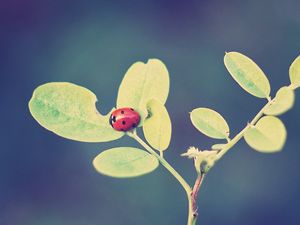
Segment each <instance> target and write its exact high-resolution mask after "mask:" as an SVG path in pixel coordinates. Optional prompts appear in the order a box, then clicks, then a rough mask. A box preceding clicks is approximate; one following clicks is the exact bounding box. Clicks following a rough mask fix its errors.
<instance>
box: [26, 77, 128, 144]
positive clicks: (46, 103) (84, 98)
mask: <svg viewBox="0 0 300 225" xmlns="http://www.w3.org/2000/svg"><path fill="white" fill-rule="evenodd" d="M96 101H97V98H96V96H95V94H94V93H92V92H91V91H90V90H88V89H86V88H84V87H80V86H78V85H75V84H71V83H65V82H55V83H47V84H44V85H41V86H39V87H38V88H36V89H35V91H34V92H33V96H32V98H31V99H30V102H29V110H30V112H31V114H32V116H33V117H34V118H35V119H36V120H37V122H38V123H39V124H40V125H42V126H43V127H45V128H46V129H48V130H50V131H52V132H54V133H56V134H57V135H60V136H62V137H64V138H68V139H72V140H76V141H83V142H105V141H112V140H115V139H118V138H120V137H122V136H123V135H124V133H123V132H116V131H115V130H113V129H112V127H111V126H110V125H109V118H108V117H109V116H103V115H101V114H100V113H99V112H98V111H97V109H96V107H95V103H96Z"/></svg>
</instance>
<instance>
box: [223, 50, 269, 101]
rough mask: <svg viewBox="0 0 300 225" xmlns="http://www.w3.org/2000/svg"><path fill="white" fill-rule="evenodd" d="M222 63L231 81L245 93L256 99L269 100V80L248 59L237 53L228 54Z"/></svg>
mask: <svg viewBox="0 0 300 225" xmlns="http://www.w3.org/2000/svg"><path fill="white" fill-rule="evenodd" d="M224 63H225V66H226V68H227V70H228V71H229V73H230V74H231V76H232V77H233V79H234V80H235V81H236V82H237V83H238V84H239V85H240V86H241V87H242V88H243V89H244V90H245V91H247V92H248V93H250V94H252V95H254V96H256V97H258V98H269V95H270V91H271V88H270V83H269V80H268V78H267V77H266V75H265V74H264V72H263V71H262V70H261V69H260V68H259V66H258V65H256V63H255V62H253V61H252V60H251V59H250V58H248V57H247V56H245V55H242V54H241V53H238V52H229V53H226V54H225V57H224Z"/></svg>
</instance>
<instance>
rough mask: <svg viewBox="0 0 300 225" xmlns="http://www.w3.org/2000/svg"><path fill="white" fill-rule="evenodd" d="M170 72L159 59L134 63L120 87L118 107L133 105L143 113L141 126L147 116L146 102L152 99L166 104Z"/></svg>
mask: <svg viewBox="0 0 300 225" xmlns="http://www.w3.org/2000/svg"><path fill="white" fill-rule="evenodd" d="M169 83H170V81H169V73H168V70H167V68H166V66H165V65H164V64H163V62H161V61H160V60H158V59H149V60H148V62H147V63H146V64H145V63H143V62H136V63H134V64H133V65H132V66H131V67H130V68H129V69H128V71H127V72H126V74H125V76H124V78H123V80H122V83H121V85H120V87H119V92H118V98H117V108H121V107H131V108H134V109H135V110H137V111H138V112H139V113H140V115H141V122H140V126H141V125H142V124H143V121H144V119H145V118H146V117H147V108H146V104H147V103H148V101H149V100H151V99H156V100H158V101H159V102H160V103H161V104H163V105H164V104H165V102H166V100H167V98H168V94H169Z"/></svg>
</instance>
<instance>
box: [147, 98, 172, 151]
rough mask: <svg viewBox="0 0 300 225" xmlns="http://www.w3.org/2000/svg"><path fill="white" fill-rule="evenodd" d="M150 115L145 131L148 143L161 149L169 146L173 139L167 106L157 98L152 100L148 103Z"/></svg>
mask: <svg viewBox="0 0 300 225" xmlns="http://www.w3.org/2000/svg"><path fill="white" fill-rule="evenodd" d="M147 109H148V111H149V117H148V118H146V120H145V122H144V125H143V131H144V135H145V138H146V140H147V141H148V143H149V144H150V145H151V146H152V147H153V148H155V149H157V150H159V151H164V150H166V149H167V148H168V146H169V144H170V141H171V133H172V126H171V120H170V117H169V114H168V111H167V109H166V108H165V106H164V105H163V104H162V103H160V102H159V101H157V100H154V99H152V100H150V101H149V102H148V104H147Z"/></svg>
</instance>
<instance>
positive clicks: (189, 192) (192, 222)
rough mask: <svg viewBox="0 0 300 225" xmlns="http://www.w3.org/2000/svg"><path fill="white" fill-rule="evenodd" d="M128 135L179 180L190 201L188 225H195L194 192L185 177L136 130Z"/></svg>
mask: <svg viewBox="0 0 300 225" xmlns="http://www.w3.org/2000/svg"><path fill="white" fill-rule="evenodd" d="M127 135H128V136H129V137H131V138H133V139H135V140H136V141H137V142H138V143H139V144H140V145H142V146H143V147H144V148H145V149H146V150H147V151H148V152H149V153H151V154H152V155H154V156H155V157H156V158H157V159H158V161H159V162H160V163H161V164H162V165H163V166H164V167H165V168H166V169H167V170H168V171H169V172H170V173H171V174H172V175H173V176H174V177H175V178H176V179H177V181H178V182H179V183H180V184H181V186H182V187H183V189H184V190H185V192H186V194H187V199H188V210H189V212H188V223H187V225H195V224H196V219H197V216H194V210H193V209H194V208H193V205H194V204H193V202H195V201H194V200H193V190H192V189H191V187H190V185H189V184H188V183H187V182H186V181H185V180H184V179H183V177H182V176H181V175H180V174H179V173H178V172H177V171H176V170H175V169H174V168H173V167H172V166H171V165H170V164H169V163H168V162H167V161H166V160H165V159H164V158H163V157H162V155H159V154H157V153H156V152H155V151H154V150H153V149H152V148H151V147H150V146H149V145H148V144H147V143H145V142H144V141H143V140H142V139H141V138H140V137H139V136H138V135H137V133H136V130H133V132H127ZM199 187H200V186H199Z"/></svg>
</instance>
